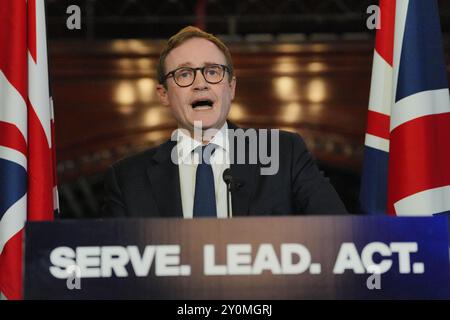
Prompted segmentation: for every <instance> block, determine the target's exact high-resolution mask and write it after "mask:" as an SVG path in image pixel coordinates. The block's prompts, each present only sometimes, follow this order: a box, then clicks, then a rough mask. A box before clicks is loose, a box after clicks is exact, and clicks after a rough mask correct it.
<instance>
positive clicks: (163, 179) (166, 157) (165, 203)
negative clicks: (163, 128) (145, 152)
mask: <svg viewBox="0 0 450 320" xmlns="http://www.w3.org/2000/svg"><path fill="white" fill-rule="evenodd" d="M175 146H176V142H175V141H171V140H169V141H167V142H165V143H164V144H162V145H161V147H160V148H158V151H157V152H156V153H155V155H154V156H153V159H152V163H151V164H150V165H149V166H148V168H147V175H148V177H149V179H150V183H151V186H152V190H153V192H152V194H153V197H154V198H155V201H156V205H157V207H158V210H159V215H160V216H161V217H179V218H182V217H183V209H182V204H181V191H180V178H179V172H178V166H177V165H176V164H175V163H173V162H172V160H171V152H172V149H173V148H174V147H175ZM149 196H150V195H149Z"/></svg>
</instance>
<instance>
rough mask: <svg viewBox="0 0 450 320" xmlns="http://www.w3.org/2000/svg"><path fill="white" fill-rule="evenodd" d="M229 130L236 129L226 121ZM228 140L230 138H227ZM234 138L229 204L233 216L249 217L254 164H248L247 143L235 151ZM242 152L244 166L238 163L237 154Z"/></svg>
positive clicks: (254, 171) (253, 181) (255, 166)
mask: <svg viewBox="0 0 450 320" xmlns="http://www.w3.org/2000/svg"><path fill="white" fill-rule="evenodd" d="M228 127H229V129H232V130H236V129H238V127H237V126H236V125H235V124H233V123H232V122H230V121H228ZM229 137H230V139H231V138H232V137H231V136H229ZM236 139H237V138H236V137H234V149H235V150H234V151H233V152H232V154H231V156H232V157H233V158H234V159H233V161H232V164H231V165H230V169H231V174H232V176H233V181H234V186H233V188H232V192H231V203H232V208H233V216H246V215H249V207H250V200H251V197H252V194H253V190H254V186H255V181H256V178H257V177H256V176H255V174H256V170H257V165H256V164H248V163H249V161H248V157H247V156H248V151H249V150H250V149H249V143H248V141H246V143H245V150H236V147H237V143H236V142H237V141H236ZM242 151H244V152H245V153H246V156H245V159H246V161H245V164H239V163H238V161H237V160H238V152H242Z"/></svg>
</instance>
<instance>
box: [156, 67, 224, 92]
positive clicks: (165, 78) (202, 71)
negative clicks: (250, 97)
mask: <svg viewBox="0 0 450 320" xmlns="http://www.w3.org/2000/svg"><path fill="white" fill-rule="evenodd" d="M217 66H219V67H221V68H222V71H223V72H222V78H220V80H219V81H216V82H211V81H208V80H207V79H206V76H205V69H206V68H210V67H217ZM181 69H190V70H192V71H193V72H194V77H193V78H192V82H191V83H190V84H188V85H185V86H182V85H180V84H178V82H177V80H176V79H175V73H176V72H177V71H178V70H181ZM197 70H200V71H201V73H202V76H203V79H205V81H206V82H208V83H209V84H217V83H220V82H221V81H222V80H223V78H225V71H226V72H228V74H231V69H230V67H229V66H226V65H223V64H208V65H206V66H203V67H199V68H191V67H179V68H176V69H175V70H172V71H170V72H168V73H167V74H166V75H165V76H164V81H167V79H169V78H173V81H174V82H175V84H176V85H177V86H179V87H181V88H186V87H189V86H192V84H193V83H194V81H195V78H196V77H197Z"/></svg>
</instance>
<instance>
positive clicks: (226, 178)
mask: <svg viewBox="0 0 450 320" xmlns="http://www.w3.org/2000/svg"><path fill="white" fill-rule="evenodd" d="M222 178H223V181H224V182H225V183H226V185H227V216H228V218H231V213H230V194H231V185H232V183H233V176H232V175H231V169H230V168H227V169H225V170H224V171H223V174H222Z"/></svg>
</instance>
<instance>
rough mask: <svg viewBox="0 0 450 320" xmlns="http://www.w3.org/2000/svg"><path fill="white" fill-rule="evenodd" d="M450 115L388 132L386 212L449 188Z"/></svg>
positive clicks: (414, 121)
mask: <svg viewBox="0 0 450 320" xmlns="http://www.w3.org/2000/svg"><path fill="white" fill-rule="evenodd" d="M449 128H450V113H443V114H437V115H429V116H424V117H420V118H417V119H415V120H412V121H409V122H407V123H405V124H403V125H401V126H399V127H398V128H395V129H394V130H393V131H392V132H391V137H390V153H389V183H388V212H389V214H394V212H395V211H394V203H396V202H397V201H399V200H401V199H403V198H405V197H407V196H410V195H413V194H415V193H418V192H421V191H425V190H428V189H432V188H437V187H442V186H446V185H450V165H449V164H450V130H449Z"/></svg>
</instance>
